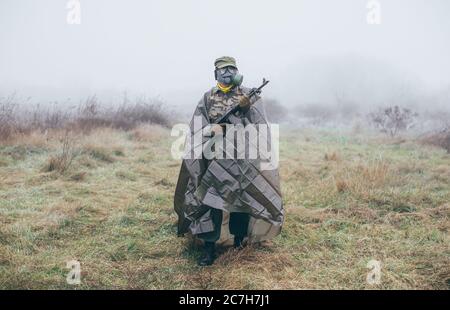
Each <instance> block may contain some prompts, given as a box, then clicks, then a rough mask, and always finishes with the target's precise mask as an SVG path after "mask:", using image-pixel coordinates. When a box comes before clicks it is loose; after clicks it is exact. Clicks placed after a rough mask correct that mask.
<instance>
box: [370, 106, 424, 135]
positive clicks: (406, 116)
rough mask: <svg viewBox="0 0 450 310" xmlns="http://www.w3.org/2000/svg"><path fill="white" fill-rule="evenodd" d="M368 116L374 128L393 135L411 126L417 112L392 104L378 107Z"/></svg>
mask: <svg viewBox="0 0 450 310" xmlns="http://www.w3.org/2000/svg"><path fill="white" fill-rule="evenodd" d="M368 116H369V120H370V121H371V123H372V124H373V125H374V126H375V127H376V128H378V129H379V130H380V131H381V132H383V133H386V134H389V135H390V136H391V137H394V136H396V135H397V134H398V133H399V132H401V131H404V130H407V129H409V128H411V127H412V126H413V124H414V120H415V118H416V117H417V116H418V114H417V113H414V112H412V111H411V110H410V109H406V108H400V107H399V106H394V107H388V108H383V109H379V110H378V111H376V112H372V113H370V114H369V115H368Z"/></svg>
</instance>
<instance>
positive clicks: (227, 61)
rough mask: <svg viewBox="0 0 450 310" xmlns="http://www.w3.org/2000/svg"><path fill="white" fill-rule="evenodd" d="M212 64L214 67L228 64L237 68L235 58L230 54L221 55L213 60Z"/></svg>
mask: <svg viewBox="0 0 450 310" xmlns="http://www.w3.org/2000/svg"><path fill="white" fill-rule="evenodd" d="M214 66H215V67H216V69H221V68H225V67H229V66H231V67H235V68H236V69H237V66H236V59H234V58H233V57H230V56H223V57H220V58H217V59H216V61H215V62H214Z"/></svg>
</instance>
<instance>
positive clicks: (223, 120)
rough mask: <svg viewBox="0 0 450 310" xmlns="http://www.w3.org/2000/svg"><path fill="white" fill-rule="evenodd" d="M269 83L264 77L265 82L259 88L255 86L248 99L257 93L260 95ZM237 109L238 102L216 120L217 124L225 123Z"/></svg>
mask: <svg viewBox="0 0 450 310" xmlns="http://www.w3.org/2000/svg"><path fill="white" fill-rule="evenodd" d="M267 84H269V81H268V80H266V79H265V78H263V82H262V84H261V86H259V87H258V88H253V89H252V90H251V91H250V92H249V93H248V95H247V97H248V99H251V98H252V97H253V96H255V95H259V94H260V93H261V90H262V89H263V87H264V86H266V85H267ZM237 110H239V104H237V105H236V106H234V107H233V108H231V109H230V110H228V111H227V112H226V113H225V114H224V115H222V116H221V117H220V118H219V119H218V120H217V121H216V122H215V124H223V123H225V122H226V121H227V120H228V117H229V116H230V115H231V114H234V113H235V112H236V111H237Z"/></svg>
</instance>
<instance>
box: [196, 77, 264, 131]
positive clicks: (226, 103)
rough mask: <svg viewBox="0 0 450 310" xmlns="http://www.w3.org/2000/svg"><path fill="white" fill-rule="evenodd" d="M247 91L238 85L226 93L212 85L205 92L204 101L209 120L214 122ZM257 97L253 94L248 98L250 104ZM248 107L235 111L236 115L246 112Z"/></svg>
mask: <svg viewBox="0 0 450 310" xmlns="http://www.w3.org/2000/svg"><path fill="white" fill-rule="evenodd" d="M249 92H250V89H249V88H246V87H240V86H237V87H234V88H233V89H231V90H230V91H229V92H227V93H224V92H222V91H221V90H220V89H219V88H218V87H217V86H215V87H213V88H212V89H211V90H210V91H208V92H207V93H206V94H205V98H206V101H205V103H206V110H207V111H208V116H209V122H210V123H214V122H215V121H216V120H217V119H219V118H220V117H221V116H222V115H224V114H225V113H226V112H227V111H228V110H230V109H232V108H233V107H234V106H236V105H238V104H239V100H240V99H241V98H242V97H243V96H244V95H246V94H248V93H249ZM259 98H260V97H259V96H253V97H252V98H251V100H250V102H251V104H253V103H255V102H256V101H257V100H258V99H259ZM249 108H250V107H249ZM249 108H247V109H245V110H240V111H239V112H237V115H238V116H239V114H240V115H242V114H245V113H247V111H248V109H249Z"/></svg>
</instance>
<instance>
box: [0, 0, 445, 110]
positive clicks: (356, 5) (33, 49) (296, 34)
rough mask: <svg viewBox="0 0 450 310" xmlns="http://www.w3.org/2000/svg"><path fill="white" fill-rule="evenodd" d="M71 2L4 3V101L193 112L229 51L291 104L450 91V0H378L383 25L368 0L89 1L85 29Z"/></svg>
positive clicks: (0, 6) (251, 76)
mask: <svg viewBox="0 0 450 310" xmlns="http://www.w3.org/2000/svg"><path fill="white" fill-rule="evenodd" d="M67 2H68V1H66V0H38V1H37V0H0V95H6V94H8V93H10V92H12V91H17V92H18V93H19V94H20V95H22V96H32V97H33V98H37V99H39V100H60V99H61V98H73V99H74V100H79V99H80V98H83V97H85V96H87V95H92V94H97V95H99V96H100V97H102V98H107V99H108V100H109V99H110V98H112V97H115V96H118V95H119V94H121V93H122V92H123V91H128V92H130V93H133V94H145V95H148V96H160V97H161V98H162V99H164V100H166V101H167V102H170V103H174V104H183V102H185V101H186V104H189V105H192V104H195V103H196V102H197V101H198V99H199V98H200V97H201V95H202V94H203V92H205V91H206V90H207V89H208V88H210V87H211V86H213V85H214V83H215V82H214V77H213V62H214V59H215V58H217V57H219V56H222V55H231V56H234V57H236V59H237V61H238V66H239V69H240V71H241V72H242V73H243V74H244V77H245V78H244V83H245V84H246V85H248V86H256V85H257V84H258V83H260V80H261V79H262V77H267V78H268V79H270V80H271V84H270V87H267V90H265V92H266V94H267V95H268V96H271V97H277V98H280V99H281V100H283V101H284V103H286V104H294V103H296V102H299V101H314V100H320V99H321V96H323V94H335V93H336V92H339V91H340V90H342V89H344V90H343V92H344V93H346V94H347V95H348V94H350V95H351V93H353V92H355V93H357V92H360V93H361V94H363V95H364V96H367V94H368V93H370V92H371V91H373V92H374V93H376V92H378V93H380V92H384V91H385V90H386V89H389V87H391V88H393V86H392V85H404V84H405V83H411V84H410V85H414V87H417V88H421V89H425V90H430V91H431V90H439V89H445V88H448V87H449V85H450V57H449V55H450V39H449V38H450V18H449V16H450V14H449V13H450V1H448V0H427V1H425V0H379V3H380V4H381V24H380V25H368V24H367V21H366V15H367V13H368V9H367V8H366V4H367V2H368V1H367V0H328V1H326V0H304V1H298V0H296V1H287V0H285V1H273V0H272V1H261V0H258V1H257V0H252V1H250V0H246V1H242V0H241V1H237V0H229V1H212V0H209V1H206V0H203V1H201V0H195V1H194V0H182V1H181V0H179V1H174V0H165V1H162V0H158V1H157V0H153V1H152V0H128V1H125V0H80V3H81V24H80V25H69V24H67V21H66V17H67V12H68V10H67V9H66V4H67ZM405 81H406V82H405ZM396 83H398V84H396ZM408 85H409V84H408ZM372 86H375V88H376V89H372V88H373V87H372ZM395 88H396V89H397V86H395ZM330 96H331V95H330ZM374 96H375V97H376V95H375V94H374ZM322 99H323V100H325V99H326V97H323V98H322Z"/></svg>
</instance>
